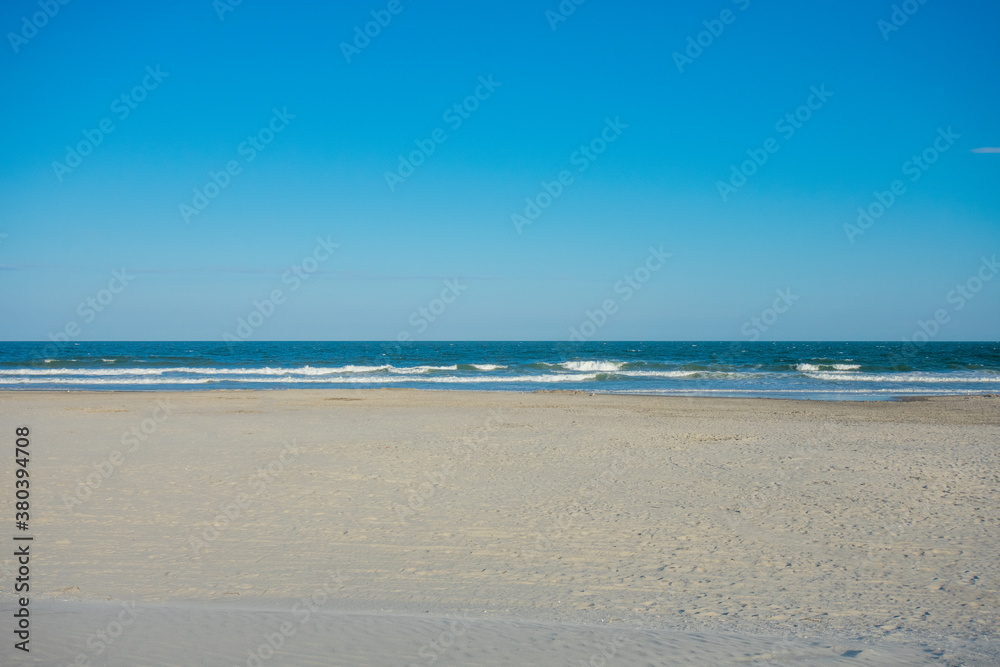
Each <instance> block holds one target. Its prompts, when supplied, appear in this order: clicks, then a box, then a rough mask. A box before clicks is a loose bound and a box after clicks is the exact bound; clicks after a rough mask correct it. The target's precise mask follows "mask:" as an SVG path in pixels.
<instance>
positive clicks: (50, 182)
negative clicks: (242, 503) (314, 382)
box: [0, 0, 1000, 341]
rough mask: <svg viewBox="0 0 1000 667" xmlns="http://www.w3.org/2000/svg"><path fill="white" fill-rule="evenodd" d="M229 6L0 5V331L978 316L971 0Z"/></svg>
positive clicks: (984, 269) (990, 285)
mask: <svg viewBox="0 0 1000 667" xmlns="http://www.w3.org/2000/svg"><path fill="white" fill-rule="evenodd" d="M231 3H232V0H218V2H215V3H213V2H212V0H197V1H194V0H181V1H173V2H167V1H160V2H134V1H130V2H123V1H118V2H100V3H96V2H85V1H83V0H71V1H69V2H68V4H64V5H63V4H59V2H58V0H41V2H39V1H38V0H34V1H31V0H8V1H7V2H4V3H2V6H0V30H2V32H3V34H4V40H3V44H2V45H0V91H2V96H3V104H2V106H0V119H2V121H3V127H4V129H5V132H4V141H3V147H2V150H0V202H2V204H0V235H2V236H0V339H5V340H47V339H48V338H49V336H50V335H52V334H55V333H56V332H60V331H64V330H65V328H66V327H67V325H70V326H71V328H70V331H72V332H74V333H72V334H70V336H71V339H73V340H80V341H83V340H221V339H222V337H223V335H224V334H225V333H227V332H234V331H235V329H236V326H237V323H238V320H239V318H241V317H242V318H244V319H246V318H247V317H248V316H249V314H250V313H251V312H253V311H254V309H255V306H254V301H255V300H256V301H257V302H258V303H260V308H261V310H263V311H267V312H265V314H266V315H268V317H266V318H265V317H263V316H261V317H258V318H256V319H255V321H256V322H258V323H260V324H259V325H258V326H256V327H253V331H252V338H253V339H256V340H387V339H395V338H397V337H398V336H399V335H400V334H401V333H405V334H407V335H409V336H411V338H412V339H413V340H459V339H462V340H466V339H473V340H474V339H481V340H504V339H514V340H565V339H566V338H567V337H569V335H570V328H571V327H574V326H579V325H580V324H581V323H582V322H584V321H587V314H586V313H587V311H590V312H591V313H592V314H595V313H596V311H597V310H598V309H601V308H603V307H604V305H605V302H607V301H609V300H611V301H613V305H614V308H613V309H611V310H613V312H611V313H610V314H607V316H606V321H605V320H602V317H601V315H600V314H596V315H595V317H596V319H597V320H602V326H600V327H597V331H596V333H595V334H594V336H593V338H594V339H595V340H600V339H605V340H612V339H617V340H746V339H748V338H749V337H750V336H751V335H752V333H748V332H753V331H757V334H758V335H759V337H760V338H761V339H778V340H900V339H901V338H904V337H910V336H912V334H913V333H914V331H916V330H918V326H919V324H918V322H919V321H924V322H927V321H928V320H930V319H933V318H934V317H935V314H940V312H941V311H943V312H944V314H945V315H946V320H942V324H941V326H940V327H939V328H938V330H937V331H936V332H935V334H934V336H935V338H936V339H937V340H997V339H998V332H1000V276H996V279H993V275H992V273H991V271H992V272H993V273H996V269H993V268H990V265H989V264H988V263H987V264H983V258H984V257H985V258H986V259H987V260H989V259H990V258H992V257H993V256H994V254H997V253H1000V224H998V223H1000V152H989V151H980V152H974V149H983V148H986V149H988V148H996V147H1000V81H998V78H997V72H998V71H1000V39H998V27H1000V4H998V3H996V2H992V1H985V0H984V1H979V2H974V1H968V0H965V1H963V0H949V1H948V2H945V1H944V0H926V2H924V4H921V3H920V2H919V0H910V1H909V2H903V3H896V7H898V8H899V9H898V10H897V11H896V14H895V16H894V8H893V4H894V3H893V2H889V1H888V0H885V1H873V0H864V1H861V0H848V1H845V2H824V3H813V2H800V1H795V0H770V1H769V2H764V1H762V0H737V1H732V0H712V1H705V2H684V3H653V2H645V1H644V2H639V1H631V2H629V1H618V2H607V1H604V0H587V1H586V2H583V3H582V4H580V5H576V4H574V3H573V2H572V0H566V1H564V2H563V3H562V4H561V5H560V3H559V2H558V1H557V0H548V1H544V0H539V1H537V2H534V1H533V2H527V1H525V2H518V1H505V2H482V3H479V2H477V3H469V2H459V1H452V2H439V1H432V0H398V2H389V1H388V0H372V1H367V0H366V1H364V2H361V1H351V2H329V3H320V2H294V1H283V2H278V1H276V0H272V1H266V0H243V2H241V3H240V4H238V5H232V6H231ZM560 7H562V8H563V12H564V13H565V14H567V15H566V16H564V15H563V14H560V13H559V12H560V9H559V8H560ZM46 9H47V11H48V12H49V14H52V15H51V16H48V15H46V14H45V11H46ZM230 9H231V11H227V10H230ZM570 9H572V10H573V11H572V12H570V11H569V10H570ZM907 10H908V11H909V12H910V13H907ZM394 11H395V13H393V12H394ZM373 12H374V14H373ZM220 16H221V18H220ZM563 19H565V20H563ZM379 20H380V21H381V22H382V23H384V24H385V25H379V24H378V23H372V22H373V21H379ZM880 21H881V23H880ZM366 24H370V25H368V26H367V29H368V31H369V32H370V33H372V34H375V36H374V37H367V36H364V35H363V33H364V31H365V29H366ZM359 33H360V34H361V35H362V36H360V37H359ZM689 40H690V41H689ZM699 41H700V42H701V44H700V45H699V44H698V42H699ZM345 45H346V46H345ZM484 82H485V83H484ZM477 95H478V98H477ZM123 96H124V98H123ZM455 105H459V107H458V110H456V109H455V108H454V107H455ZM810 105H811V108H810ZM786 114H791V116H790V118H787V117H786ZM796 114H798V117H796ZM102 128H104V129H103V130H102ZM108 129H110V132H108V131H107V130H108ZM602 135H603V136H602ZM268 141H269V143H267V142H268ZM254 143H256V144H257V147H254ZM81 144H82V145H81ZM421 146H422V148H421ZM581 147H583V148H584V149H585V151H581ZM431 148H433V151H431ZM414 151H419V152H418V153H417V154H415V155H411V154H413V152H414ZM997 151H1000V148H998V149H997ZM83 153H86V155H83ZM400 156H404V158H405V159H406V161H407V163H408V164H412V163H413V162H418V163H420V164H419V165H418V166H414V167H412V169H411V167H410V166H408V164H403V165H401V164H400V160H401V158H400ZM914 156H916V158H917V161H914ZM411 157H412V158H413V160H412V162H410V158H411ZM755 157H756V159H757V162H759V163H762V164H757V163H754V162H752V160H753V159H754V158H755ZM251 158H252V159H251ZM748 160H751V162H747V161H748ZM744 163H746V164H744ZM74 165H75V166H74ZM227 168H229V169H230V170H231V171H232V173H226V170H227ZM734 170H735V171H734ZM563 172H565V173H563ZM212 174H214V175H215V181H216V182H218V183H220V184H223V185H224V187H218V186H216V185H215V184H214V183H213V181H212V176H211V175H212ZM747 174H749V175H747ZM560 176H562V178H563V183H560ZM894 181H898V182H897V183H896V184H895V187H896V190H897V193H895V194H894V193H893V192H892V188H893V182H894ZM543 182H544V183H547V184H548V188H549V190H551V191H552V192H553V193H556V196H554V197H552V196H551V195H549V194H548V193H546V190H545V187H544V186H543ZM720 183H722V184H724V185H720ZM206 189H207V191H208V192H207V193H206V192H205V191H206ZM560 189H561V190H560ZM196 190H197V192H198V193H201V194H198V193H196ZM876 193H885V194H882V195H880V197H879V196H877V195H876ZM207 194H211V195H214V196H213V197H211V198H208V197H207V196H206V197H205V198H204V199H201V197H203V196H205V195H207ZM540 194H541V196H539V195H540ZM526 198H528V199H532V200H535V201H536V202H537V204H542V205H545V208H544V209H543V208H541V206H540V207H539V209H538V210H534V209H533V208H532V207H531V206H529V204H528V203H526V201H525V200H526ZM879 198H881V199H882V203H879ZM890 198H892V201H891V204H888V202H890ZM885 204H888V205H885ZM859 207H862V208H863V209H868V210H870V211H871V212H872V213H876V214H877V213H880V212H881V215H880V216H877V217H876V216H873V217H872V218H870V219H862V221H861V222H862V225H861V226H859V225H858V217H859V214H858V209H859ZM199 209H200V210H199ZM512 216H521V217H514V218H513V219H512ZM530 218H533V219H530ZM317 238H322V239H324V242H325V243H328V244H329V243H335V244H339V246H338V247H337V248H335V249H334V250H333V251H332V252H331V251H329V250H327V249H325V248H324V247H323V246H322V245H321V244H319V243H318V241H317ZM661 246H662V249H663V250H662V251H663V252H664V253H669V254H670V257H669V258H667V259H665V260H660V259H656V258H655V257H653V256H651V254H650V248H651V247H652V248H653V249H654V250H656V251H658V252H659V250H660V248H661ZM310 257H311V258H313V259H307V258H310ZM317 258H319V259H317ZM321 260H322V261H321ZM647 261H648V262H649V264H647ZM303 262H304V263H303ZM293 266H298V267H299V268H298V270H297V271H298V272H297V273H296V270H295V269H293V268H292V267H293ZM653 266H655V267H656V270H649V269H650V268H651V267H653ZM644 267H646V268H644ZM309 268H311V269H313V272H311V273H310V272H309V271H307V270H306V269H309ZM122 269H125V275H124V276H123V278H121V279H119V278H115V277H114V275H113V274H112V271H118V272H119V273H121V271H122ZM626 275H628V276H630V277H631V278H630V279H631V281H632V282H634V283H635V284H636V285H638V289H632V288H631V287H628V283H627V282H621V281H624V277H625V276H626ZM977 276H978V277H977ZM986 276H989V278H987V277H986ZM643 278H645V279H646V280H645V282H643V281H642V279H643ZM456 279H457V283H455V282H452V283H451V286H452V287H450V288H449V287H448V286H447V285H446V283H445V281H446V280H451V281H454V280H456ZM970 281H971V283H970ZM958 286H962V289H963V290H965V291H966V293H967V297H968V298H966V296H961V293H960V292H956V291H955V290H956V289H957V287H958ZM616 288H617V289H616ZM976 288H978V291H975V289H976ZM275 290H280V295H279V296H280V303H278V304H275V305H274V306H273V309H272V308H271V307H270V306H269V305H268V304H267V303H264V300H267V299H269V297H270V295H272V293H273V292H274V291H275ZM776 290H781V291H782V292H784V293H785V294H786V295H787V294H788V293H789V292H788V291H790V294H791V296H792V297H793V298H791V299H790V301H789V302H788V303H790V304H791V305H786V303H785V302H779V303H777V305H778V306H779V309H780V310H783V311H784V312H782V313H780V314H777V315H776V313H768V309H769V308H772V307H774V306H775V305H776V299H779V297H777V296H776ZM626 295H628V296H629V298H627V299H626V298H625V297H626ZM88 299H90V300H92V301H93V303H91V304H90V305H87V303H88V301H87V300H88ZM442 299H443V300H442ZM102 301H103V303H102ZM446 301H450V303H446ZM94 303H96V306H95V305H94ZM960 303H961V306H959V304H960ZM81 304H82V305H81ZM98 307H99V312H98ZM421 308H424V309H425V311H426V312H428V313H431V314H432V316H433V318H434V319H433V321H431V320H430V319H429V318H427V317H424V316H423V315H419V313H420V309H421ZM414 313H418V315H414ZM434 313H436V314H434ZM762 316H763V318H764V319H763V320H760V318H761V317H762ZM754 317H757V318H758V320H759V321H761V322H770V324H766V325H765V326H766V329H764V328H760V327H758V325H757V324H750V323H751V322H753V320H752V318H754ZM421 321H425V323H424V326H422V327H421V326H420V324H419V323H420V322H421ZM415 322H416V323H417V324H415ZM72 325H75V327H74V326H72Z"/></svg>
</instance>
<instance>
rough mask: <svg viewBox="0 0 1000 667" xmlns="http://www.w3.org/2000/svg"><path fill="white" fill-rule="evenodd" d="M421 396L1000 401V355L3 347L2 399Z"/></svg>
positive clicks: (505, 347)
mask: <svg viewBox="0 0 1000 667" xmlns="http://www.w3.org/2000/svg"><path fill="white" fill-rule="evenodd" d="M323 387H328V388H335V387H336V388H352V387H354V388H358V387H369V388H370V387H415V388H424V389H451V390H507V391H537V390H542V389H579V390H583V391H591V392H602V393H623V394H659V395H678V396H696V395H699V396H765V397H774V398H803V399H806V398H809V399H823V400H836V399H847V400H859V399H865V400H872V399H889V398H893V397H897V396H929V395H944V394H985V393H1000V343H926V344H923V345H920V346H914V345H912V344H908V343H891V342H886V343H803V342H797V343H764V342H758V343H742V342H735V343H731V342H715V343H713V342H608V343H597V342H591V343H565V342H453V343H449V342H433V343H402V344H397V343H384V342H367V343H365V342H361V343H353V342H352V343H310V342H264V343H249V342H248V343H239V344H233V345H230V344H226V343H212V342H187V343H185V342H128V343H125V342H122V343H62V344H58V343H9V342H8V343H0V389H45V390H73V389H78V390H102V389H104V390H119V391H121V390H192V389H287V388H323Z"/></svg>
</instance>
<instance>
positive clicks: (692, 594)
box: [0, 389, 1000, 665]
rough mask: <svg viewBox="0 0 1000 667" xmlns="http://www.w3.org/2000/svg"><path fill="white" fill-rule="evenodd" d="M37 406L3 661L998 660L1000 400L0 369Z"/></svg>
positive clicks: (8, 484) (2, 412)
mask: <svg viewBox="0 0 1000 667" xmlns="http://www.w3.org/2000/svg"><path fill="white" fill-rule="evenodd" d="M20 426H27V427H29V428H30V429H31V438H32V442H31V450H32V459H31V463H30V474H31V478H30V479H31V491H32V496H31V498H32V523H31V532H32V534H33V536H34V541H33V542H32V544H31V549H32V563H31V564H32V580H31V605H32V606H31V609H32V629H33V633H32V644H31V648H32V651H31V653H30V654H20V652H17V651H14V650H12V646H11V644H12V641H10V640H9V639H5V642H6V644H5V645H4V646H3V647H2V648H0V655H2V656H3V662H4V664H10V663H8V662H7V660H8V658H9V659H10V660H12V661H16V662H25V663H37V664H73V663H74V661H77V664H123V665H124V664H152V665H170V664H211V665H215V664H218V665H237V664H238V665H244V664H249V665H253V664H274V665H278V664H281V665H286V664H288V665H293V664H303V665H312V664H316V665H319V664H336V665H341V664H343V665H358V664H402V665H410V664H416V665H429V664H436V665H452V664H453V665H459V664H462V665H492V664H539V665H542V664H573V665H576V664H609V665H610V664H623V665H631V664H643V665H645V664H745V663H753V662H755V661H756V662H758V663H760V664H764V663H768V664H855V665H856V664H900V665H903V664H954V665H958V664H970V665H971V664H995V661H996V660H997V659H998V656H1000V649H998V647H1000V642H998V640H1000V558H998V552H1000V549H998V547H1000V538H998V535H1000V525H998V524H1000V494H998V490H1000V489H998V487H1000V477H998V473H997V470H998V466H997V443H998V442H1000V397H996V396H985V397H982V396H979V397H949V398H933V399H927V400H918V401H905V402H864V403H855V402H816V401H780V400H765V399H707V398H669V397H645V396H610V395H592V394H588V393H579V392H540V393H514V392H436V391H422V390H393V389H378V390H343V391H337V390H316V391H307V390H291V391H259V392H254V391H232V392H230V391H225V392H174V393H158V392H128V393H118V392H2V393H0V433H3V434H4V437H5V438H6V439H7V441H8V444H10V445H11V447H10V450H11V451H12V450H13V445H12V443H13V438H14V429H15V428H16V427H20ZM14 465H15V464H14V461H13V456H12V455H8V456H5V457H3V459H2V462H0V479H2V480H4V482H3V487H4V491H3V495H2V498H3V500H2V504H3V507H4V508H5V512H6V515H12V514H13V507H12V505H13V480H14ZM13 532H14V530H13V526H12V525H11V528H10V529H8V533H9V534H13ZM7 539H8V540H10V537H8V538H7ZM9 543H11V542H9ZM10 552H12V550H10V549H5V554H4V556H3V557H2V559H0V560H2V562H3V566H4V574H3V577H4V586H3V593H2V597H0V612H2V617H3V618H4V619H6V620H5V621H3V624H4V625H3V626H2V627H0V630H2V631H3V635H4V636H6V637H9V636H10V630H11V629H12V616H11V613H12V611H13V610H14V609H15V607H16V604H15V602H16V598H15V596H14V595H13V594H12V593H11V592H10V590H11V587H10V582H11V581H12V578H13V574H12V573H13V572H14V570H15V569H16V564H15V562H14V558H13V557H12V553H10ZM101 633H104V634H103V635H102V634H101ZM137 656H138V657H137ZM592 659H593V661H592ZM602 660H603V661H604V662H601V661H602Z"/></svg>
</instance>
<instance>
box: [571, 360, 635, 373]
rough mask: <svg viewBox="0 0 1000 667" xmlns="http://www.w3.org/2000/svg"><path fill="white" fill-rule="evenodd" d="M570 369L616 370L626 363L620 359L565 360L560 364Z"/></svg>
mask: <svg viewBox="0 0 1000 667" xmlns="http://www.w3.org/2000/svg"><path fill="white" fill-rule="evenodd" d="M559 365H560V366H562V367H563V368H565V369H566V370H568V371H604V372H607V371H616V370H618V369H619V368H621V367H622V366H624V365H625V363H624V362H618V361H564V362H563V363H561V364H559Z"/></svg>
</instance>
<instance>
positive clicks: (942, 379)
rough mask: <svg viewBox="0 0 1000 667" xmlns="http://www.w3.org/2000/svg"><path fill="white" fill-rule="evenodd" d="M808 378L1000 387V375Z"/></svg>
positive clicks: (828, 373)
mask: <svg viewBox="0 0 1000 667" xmlns="http://www.w3.org/2000/svg"><path fill="white" fill-rule="evenodd" d="M806 377H810V378H813V379H814V380H833V381H846V382H924V383H927V384H938V383H955V384H968V383H976V382H989V383H993V384H997V385H1000V375H993V376H989V375H985V376H984V375H951V374H944V373H942V374H939V375H929V374H927V373H836V372H833V371H821V372H818V373H806Z"/></svg>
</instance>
